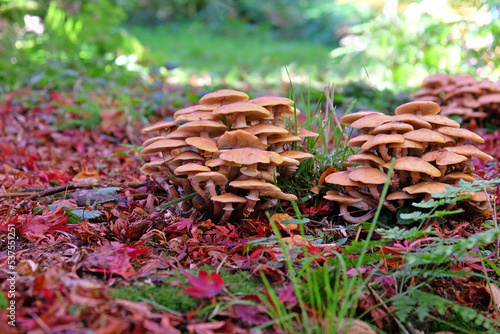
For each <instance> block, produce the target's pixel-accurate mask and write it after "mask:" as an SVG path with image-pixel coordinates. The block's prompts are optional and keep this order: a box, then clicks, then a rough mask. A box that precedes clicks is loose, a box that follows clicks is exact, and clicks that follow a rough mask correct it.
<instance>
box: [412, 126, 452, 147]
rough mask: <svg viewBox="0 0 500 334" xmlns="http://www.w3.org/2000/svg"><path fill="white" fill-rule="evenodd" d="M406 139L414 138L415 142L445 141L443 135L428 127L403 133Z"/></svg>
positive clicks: (442, 142)
mask: <svg viewBox="0 0 500 334" xmlns="http://www.w3.org/2000/svg"><path fill="white" fill-rule="evenodd" d="M403 136H404V137H405V138H406V139H410V140H414V141H417V142H421V143H422V142H428V143H441V144H444V143H445V139H444V137H443V136H442V135H441V134H440V133H439V132H436V131H433V130H429V129H418V130H413V131H410V132H406V133H403Z"/></svg>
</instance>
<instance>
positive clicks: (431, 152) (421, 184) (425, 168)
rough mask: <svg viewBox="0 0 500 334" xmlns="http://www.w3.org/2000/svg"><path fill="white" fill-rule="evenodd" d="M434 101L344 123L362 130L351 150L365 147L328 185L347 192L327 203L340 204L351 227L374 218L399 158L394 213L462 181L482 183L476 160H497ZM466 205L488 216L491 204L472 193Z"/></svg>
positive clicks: (330, 195) (391, 201)
mask: <svg viewBox="0 0 500 334" xmlns="http://www.w3.org/2000/svg"><path fill="white" fill-rule="evenodd" d="M440 110H441V109H440V106H439V105H438V104H437V103H435V102H432V101H415V102H409V103H406V104H403V105H401V106H399V107H397V108H396V110H395V115H393V116H390V115H386V114H383V113H381V112H375V111H359V112H357V113H353V114H349V115H346V116H343V117H342V118H341V119H340V122H341V123H342V124H344V125H349V126H351V127H352V128H355V129H357V130H358V132H359V135H358V136H356V137H353V138H352V139H350V140H349V141H348V143H347V146H349V147H360V148H361V150H360V151H359V153H357V154H354V155H352V156H350V157H349V158H348V159H347V160H348V165H347V167H346V168H347V170H345V171H341V172H337V173H332V174H330V175H328V176H327V177H326V178H325V182H326V183H328V184H332V185H337V186H340V187H341V191H336V190H330V191H328V192H327V194H326V196H325V197H324V198H325V199H328V200H331V201H335V202H337V203H339V204H340V213H341V215H342V217H343V218H344V219H345V220H346V221H348V222H351V223H360V222H364V221H367V220H369V219H371V218H372V217H373V215H374V211H375V209H376V208H377V206H378V201H379V199H380V193H381V189H382V186H383V185H384V183H385V182H386V181H387V177H388V176H387V174H386V171H387V169H388V168H389V167H390V165H391V160H392V158H395V164H394V172H393V175H392V177H391V182H390V188H389V189H390V190H389V195H388V196H387V197H386V199H385V201H384V206H385V207H387V208H388V209H389V210H391V211H392V212H396V211H397V209H398V208H401V207H402V206H404V204H405V201H406V200H412V201H419V200H421V199H423V200H428V199H430V198H431V194H433V193H437V192H445V191H446V189H445V186H446V185H449V186H456V185H458V182H459V181H460V179H463V180H466V181H474V180H476V179H480V177H479V176H477V175H475V174H474V173H473V171H474V168H473V166H472V164H471V158H472V157H477V158H479V159H483V160H486V161H491V160H492V159H493V158H492V157H491V156H489V155H488V154H486V153H483V152H482V151H481V150H479V149H477V148H476V147H475V146H473V145H470V144H468V142H469V141H471V142H478V143H482V142H484V141H483V139H482V138H481V137H480V136H479V135H477V134H475V133H474V132H472V131H469V130H467V129H462V128H460V125H459V124H458V123H457V122H455V121H453V120H451V119H449V118H448V117H446V116H443V115H440V114H439V112H440ZM466 204H467V205H468V206H470V207H472V208H474V209H476V210H478V211H484V210H485V209H486V205H487V199H486V196H485V194H484V193H483V192H478V193H474V194H471V197H470V198H469V200H468V201H466Z"/></svg>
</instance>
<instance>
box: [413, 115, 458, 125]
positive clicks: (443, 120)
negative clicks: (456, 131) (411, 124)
mask: <svg viewBox="0 0 500 334" xmlns="http://www.w3.org/2000/svg"><path fill="white" fill-rule="evenodd" d="M421 118H422V119H423V120H424V121H426V122H429V123H431V124H436V125H439V126H449V127H451V128H459V127H460V124H458V123H457V122H455V121H454V120H452V119H450V118H448V117H446V116H443V115H426V116H421Z"/></svg>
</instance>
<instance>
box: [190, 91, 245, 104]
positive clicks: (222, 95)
mask: <svg viewBox="0 0 500 334" xmlns="http://www.w3.org/2000/svg"><path fill="white" fill-rule="evenodd" d="M248 99H249V97H248V95H247V94H246V93H243V92H240V91H237V90H232V89H220V90H218V91H215V92H212V93H208V94H206V95H204V96H203V97H202V98H201V99H200V104H201V105H209V106H212V105H215V106H222V105H226V104H231V103H235V102H244V101H248Z"/></svg>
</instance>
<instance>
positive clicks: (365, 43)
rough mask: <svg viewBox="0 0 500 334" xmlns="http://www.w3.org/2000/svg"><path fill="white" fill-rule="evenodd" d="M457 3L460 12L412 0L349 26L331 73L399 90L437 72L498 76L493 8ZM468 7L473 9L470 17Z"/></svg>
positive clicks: (497, 26) (335, 53) (497, 24)
mask: <svg viewBox="0 0 500 334" xmlns="http://www.w3.org/2000/svg"><path fill="white" fill-rule="evenodd" d="M461 4H463V5H464V6H465V9H464V10H463V12H453V11H452V10H451V9H450V8H447V7H444V8H441V10H436V4H435V2H433V1H422V2H420V3H418V4H417V3H412V4H411V5H409V6H408V8H407V9H406V11H405V12H404V13H403V14H402V15H401V16H400V17H395V16H390V15H381V16H379V17H377V18H375V19H373V20H371V21H368V22H366V23H362V24H360V25H357V26H354V27H352V28H351V34H349V35H348V36H346V37H344V39H343V40H342V41H341V47H340V48H337V49H335V50H333V51H332V53H331V55H332V57H333V69H334V71H335V73H337V74H338V75H339V77H340V78H344V79H346V80H356V81H358V80H359V79H361V80H362V81H365V82H366V81H368V82H370V83H371V84H372V85H374V86H376V87H381V88H384V87H392V88H393V89H395V90H398V91H399V90H401V88H404V89H406V88H407V87H416V86H417V85H419V84H420V82H421V81H422V79H423V78H424V77H426V76H428V75H429V74H434V73H438V72H446V73H451V74H457V73H461V74H466V73H470V74H476V73H478V74H481V76H492V77H498V76H499V74H500V67H499V66H498V63H499V62H498V59H499V57H500V54H499V53H498V52H499V50H498V48H497V49H495V47H496V45H498V38H499V36H500V34H499V33H498V32H499V31H500V22H499V21H498V20H495V19H494V18H495V15H497V14H496V13H497V12H495V7H492V6H488V5H487V4H484V5H482V6H481V7H480V8H479V9H474V8H471V7H468V5H466V4H465V2H462V3H461ZM472 10H475V11H476V10H477V13H476V15H474V16H469V15H468V13H469V12H470V11H472ZM495 64H497V65H495Z"/></svg>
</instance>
